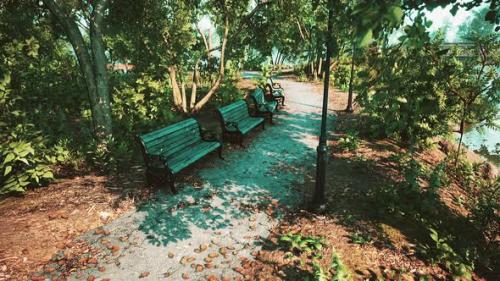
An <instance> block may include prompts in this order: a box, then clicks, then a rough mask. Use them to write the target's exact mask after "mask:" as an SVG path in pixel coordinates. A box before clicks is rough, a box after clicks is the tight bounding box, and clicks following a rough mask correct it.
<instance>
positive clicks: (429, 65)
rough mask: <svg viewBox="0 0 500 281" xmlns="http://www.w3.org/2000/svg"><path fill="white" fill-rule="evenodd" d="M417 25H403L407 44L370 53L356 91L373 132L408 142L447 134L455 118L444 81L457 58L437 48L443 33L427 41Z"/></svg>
mask: <svg viewBox="0 0 500 281" xmlns="http://www.w3.org/2000/svg"><path fill="white" fill-rule="evenodd" d="M418 28H419V26H413V27H407V31H408V33H409V34H411V36H412V38H411V40H407V41H405V42H408V44H404V45H402V46H399V45H398V46H394V47H389V48H385V49H382V51H378V50H377V51H373V52H372V53H371V54H370V56H369V58H368V69H367V70H366V71H361V72H360V73H359V76H360V77H361V78H362V79H363V81H364V82H363V83H362V85H361V91H360V92H359V94H358V96H357V97H356V99H357V101H358V102H359V104H360V105H361V106H362V108H363V114H364V115H366V116H368V117H370V119H371V120H372V122H371V124H372V127H371V129H372V130H374V131H377V132H376V133H375V135H387V136H389V137H394V138H395V139H396V140H399V141H401V143H402V144H403V145H405V146H407V147H410V146H421V145H424V144H426V143H427V142H428V140H429V139H432V138H433V137H436V136H442V135H445V134H447V133H448V132H449V131H450V124H451V123H453V120H454V118H455V107H454V105H455V101H454V98H453V97H452V95H451V94H450V92H451V91H450V89H449V85H448V82H449V75H450V74H449V72H450V71H451V70H453V69H454V68H456V67H458V64H459V63H458V61H457V60H456V59H455V58H454V54H453V53H451V55H450V54H448V53H447V52H443V51H442V49H441V46H442V39H440V38H437V39H435V40H434V41H430V39H429V38H426V36H427V35H426V34H425V33H424V34H425V35H424V34H420V33H419V32H417V31H415V29H416V30H418V31H420V29H418ZM415 33H416V34H417V35H415ZM408 36H410V35H408ZM415 41H418V44H417V43H415Z"/></svg>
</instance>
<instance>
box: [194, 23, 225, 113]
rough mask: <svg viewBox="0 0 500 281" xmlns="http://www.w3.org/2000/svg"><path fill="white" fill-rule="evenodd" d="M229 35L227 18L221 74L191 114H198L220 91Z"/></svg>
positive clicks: (221, 52)
mask: <svg viewBox="0 0 500 281" xmlns="http://www.w3.org/2000/svg"><path fill="white" fill-rule="evenodd" d="M228 33H229V19H228V17H227V16H226V18H225V20H224V35H223V36H222V47H221V51H220V65H219V74H218V75H217V79H216V80H215V83H214V84H213V85H212V87H211V88H210V90H209V91H208V93H207V94H206V95H205V96H204V97H203V98H202V99H201V100H200V101H199V102H197V103H196V105H195V106H194V107H193V108H191V112H193V113H194V112H198V111H200V109H201V108H203V106H204V105H205V104H206V103H207V102H208V101H209V100H210V98H211V97H212V95H213V94H214V93H215V92H216V91H217V90H218V89H219V87H220V84H221V82H222V78H224V71H225V64H226V61H225V58H224V56H225V52H226V45H227V35H228Z"/></svg>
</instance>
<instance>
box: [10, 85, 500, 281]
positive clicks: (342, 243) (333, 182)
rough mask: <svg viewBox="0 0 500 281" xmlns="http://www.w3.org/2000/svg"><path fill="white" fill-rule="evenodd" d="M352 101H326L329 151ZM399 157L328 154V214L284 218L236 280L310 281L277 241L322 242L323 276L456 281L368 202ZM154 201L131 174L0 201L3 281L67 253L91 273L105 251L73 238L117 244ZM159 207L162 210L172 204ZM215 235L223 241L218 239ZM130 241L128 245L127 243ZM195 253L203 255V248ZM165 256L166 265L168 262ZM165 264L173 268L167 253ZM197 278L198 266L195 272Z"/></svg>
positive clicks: (378, 145)
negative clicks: (125, 224)
mask: <svg viewBox="0 0 500 281" xmlns="http://www.w3.org/2000/svg"><path fill="white" fill-rule="evenodd" d="M311 86H312V87H313V89H314V91H312V92H313V93H312V94H314V95H317V94H319V93H321V92H322V91H321V89H322V84H321V83H314V84H312V85H311ZM239 87H240V88H243V89H246V90H248V89H251V88H253V87H254V83H252V82H248V81H247V80H244V81H243V82H242V83H241V84H240V85H239ZM346 99H347V94H346V93H343V92H341V91H337V90H335V91H333V92H332V93H331V94H330V104H332V105H333V106H332V107H331V108H330V112H333V113H335V114H336V115H337V119H336V120H335V122H334V123H332V124H329V126H331V127H333V128H334V129H333V130H332V132H331V139H332V141H330V142H329V146H330V147H331V148H334V147H335V146H336V143H337V139H338V137H339V136H342V135H343V134H344V133H345V131H346V130H347V129H349V128H352V127H353V126H356V125H357V124H358V117H357V112H358V110H359V108H356V110H355V112H354V114H346V113H343V112H342V110H343V109H344V108H345V106H346ZM208 126H212V125H210V124H209V125H208ZM308 138H309V139H307V140H306V141H307V142H312V141H314V142H317V138H315V137H311V136H308ZM230 150H233V148H230ZM400 151H401V148H400V147H399V146H398V145H397V143H394V142H392V141H390V140H377V141H373V140H362V141H361V146H360V148H359V149H357V150H356V151H355V152H342V151H338V150H335V149H331V151H330V158H329V166H328V174H327V193H326V204H325V205H324V206H322V208H321V209H320V211H319V212H318V211H315V212H309V211H307V210H306V209H303V210H300V209H299V210H295V211H292V212H288V213H287V214H286V215H285V217H283V218H282V219H280V223H278V224H276V225H275V226H274V227H273V228H272V229H271V230H270V232H269V235H268V236H267V237H257V236H256V238H257V240H258V243H259V245H260V246H261V247H259V249H258V250H255V251H251V252H249V253H248V254H249V255H248V257H239V256H238V257H239V258H240V259H239V261H237V262H238V265H239V266H237V267H234V268H235V269H234V271H236V272H237V273H238V274H240V277H239V278H240V279H245V280H257V279H258V280H304V279H305V278H307V277H308V276H310V274H311V272H312V262H313V258H312V256H311V255H310V254H308V253H305V252H304V253H298V252H290V251H289V250H288V249H286V248H284V247H283V245H282V243H280V242H279V237H281V236H282V235H284V234H288V233H300V234H302V235H303V236H313V237H323V238H324V239H325V243H324V245H325V247H324V248H323V250H322V251H321V254H322V255H323V257H324V258H323V259H321V260H319V261H318V260H317V259H315V260H316V261H318V262H319V263H320V264H321V265H322V267H323V268H329V267H330V264H331V262H332V254H333V253H336V254H338V255H339V256H340V257H341V260H342V262H343V263H344V264H345V266H346V267H347V268H348V271H349V272H350V274H351V276H352V277H353V279H354V280H366V279H369V280H377V278H380V279H382V280H419V278H420V277H422V276H426V277H427V278H429V279H430V280H448V279H449V278H450V276H449V273H448V272H447V271H445V270H444V269H443V268H442V267H440V266H438V265H431V264H428V263H426V262H425V261H424V259H423V258H422V257H421V256H419V255H418V253H417V252H418V250H417V247H418V245H419V244H425V242H428V231H427V229H425V228H424V227H423V226H422V224H421V223H419V222H417V221H412V220H408V219H407V218H405V216H404V215H401V214H398V215H387V213H384V212H382V213H381V212H380V207H381V206H380V205H382V204H383V203H384V202H378V203H377V202H374V201H372V200H370V199H369V198H370V196H367V195H370V194H372V193H373V192H374V191H375V190H376V189H377V188H380V187H381V186H384V185H386V184H390V183H393V182H394V181H397V180H398V179H400V177H401V175H400V173H399V171H398V166H397V165H396V161H395V160H394V156H395V155H396V154H397V153H398V152H400ZM468 155H470V159H473V160H475V161H482V160H481V159H480V158H477V156H475V155H474V154H471V153H469V154H468ZM445 156H446V154H445V153H444V152H443V151H440V150H439V149H437V148H436V149H432V150H429V151H427V152H425V153H422V154H421V155H418V159H419V160H420V162H422V163H425V164H426V165H428V166H429V167H431V166H434V165H436V164H437V163H439V161H441V160H442V159H444V157H445ZM295 168H296V167H288V166H286V165H285V164H283V166H279V167H278V166H277V167H276V169H277V170H279V171H283V170H286V169H295ZM293 173H294V174H301V176H300V177H301V178H302V177H303V179H301V180H300V181H297V184H299V185H300V187H299V189H300V190H303V191H305V194H306V195H308V194H312V191H313V189H314V177H315V174H314V173H315V170H314V167H308V168H304V169H303V170H300V173H297V171H293ZM184 180H185V181H188V182H192V183H193V186H194V187H196V186H199V185H200V180H199V179H198V178H196V177H195V176H194V177H185V179H184ZM153 193H154V191H152V190H150V189H148V188H145V182H144V179H143V170H142V169H141V168H140V167H133V168H132V170H131V171H128V172H127V173H126V174H120V175H116V176H114V177H112V176H102V175H94V174H87V175H80V176H73V177H69V178H63V179H59V180H57V181H55V182H53V183H51V184H50V185H49V186H47V187H43V188H39V189H35V190H32V191H29V192H27V193H26V195H24V196H23V197H12V198H7V199H5V200H3V201H0V281H2V280H28V279H29V278H30V277H35V278H34V279H36V277H37V276H39V275H36V274H35V275H34V273H35V272H40V271H45V272H49V273H50V271H51V270H53V269H52V265H53V264H57V262H58V258H57V255H56V253H61V250H64V251H63V254H64V256H65V257H64V258H65V259H66V260H75V259H76V260H78V263H79V264H82V263H83V264H94V261H92V260H91V259H89V258H86V259H85V260H84V261H82V257H83V255H84V254H88V253H92V254H93V255H96V256H97V255H98V252H99V251H102V250H99V249H96V248H95V247H94V246H93V245H90V244H91V243H90V242H89V241H86V240H81V239H75V238H76V237H81V236H82V235H83V236H85V235H87V236H89V233H92V235H98V238H96V239H98V240H96V241H99V243H104V242H103V241H104V240H107V239H110V240H111V238H106V237H109V236H110V233H109V232H108V230H106V229H107V228H108V226H109V225H113V222H116V221H119V220H120V219H123V220H124V221H127V218H126V214H130V213H134V212H135V210H136V207H137V206H141V205H142V204H143V203H145V202H148V201H149V200H150V199H151V198H152V194H153ZM212 196H213V195H212ZM215 196H216V195H215ZM439 197H440V202H441V205H440V207H439V210H437V211H436V214H437V215H438V216H439V217H440V218H442V219H443V220H444V224H445V225H446V226H448V228H449V229H451V232H452V233H455V234H457V233H458V235H463V239H465V240H467V239H469V238H470V237H471V236H475V235H476V233H475V232H473V231H471V232H470V233H468V232H466V233H464V232H463V229H469V227H470V226H469V225H468V224H467V223H466V222H464V218H465V216H466V215H467V214H468V211H467V208H466V207H467V205H463V204H457V200H456V199H457V198H459V197H461V198H465V199H467V198H466V197H467V193H466V192H464V191H463V189H461V188H460V186H459V184H458V183H455V182H453V183H452V184H451V185H450V186H449V187H448V188H446V189H442V190H440V194H439ZM161 203H162V204H165V203H166V201H165V202H161ZM181 203H182V202H181ZM179 204H180V203H179ZM271 205H272V204H271ZM271 205H269V206H267V205H266V206H264V210H265V212H269V210H270V209H269V208H271ZM179 206H180V205H179ZM202 207H203V206H200V208H201V209H200V210H202V211H203V208H202ZM179 208H184V206H180V207H179ZM251 208H254V207H251ZM203 212H204V211H203ZM270 212H271V213H272V212H273V210H272V209H271V211H270ZM256 219H257V220H259V218H258V217H257V218H255V216H252V217H251V218H249V219H248V220H249V221H248V222H247V223H248V224H250V225H253V224H254V223H255V220H256ZM262 219H264V218H262ZM103 226H105V228H102V227H103ZM250 228H251V227H250ZM457 229H458V230H457ZM251 230H252V231H254V230H255V229H251ZM455 230H456V232H453V231H455ZM459 230H462V231H459ZM117 232H118V231H117ZM263 233H266V232H263ZM214 235H222V236H223V235H224V234H223V233H217V232H215V234H214ZM111 236H113V235H111ZM116 238H117V240H118V242H116V243H115V242H113V243H115V244H112V243H111V242H109V243H108V244H106V243H104V244H105V245H108V246H109V247H108V250H109V251H108V252H109V254H111V255H113V254H114V253H115V252H120V251H121V250H120V248H119V246H117V245H118V243H119V241H121V240H123V241H125V240H128V239H129V237H128V236H121V237H118V236H117V237H116ZM245 238H246V237H245ZM130 239H131V240H132V238H131V237H130ZM123 241H122V242H123ZM134 243H135V242H134ZM208 243H209V244H210V243H211V242H210V241H209V242H208ZM194 246H196V247H198V245H197V244H196V245H194ZM227 246H228V245H226V246H225V248H227ZM116 247H118V249H115V248H116ZM126 247H128V246H126ZM200 247H201V244H200ZM214 247H215V246H214ZM229 247H232V245H229ZM200 249H201V248H200ZM217 249H218V251H220V250H221V247H220V246H217ZM115 250H116V251H115ZM200 251H201V250H200ZM195 252H196V251H195ZM164 254H165V256H167V252H165V253H164ZM172 255H173V254H172ZM224 257H226V256H225V255H224ZM252 257H253V258H252ZM168 258H171V257H170V253H168ZM172 258H173V256H172ZM175 258H177V256H176V257H175ZM95 264H97V262H96V263H95ZM117 266H118V265H117ZM202 266H203V267H205V266H206V265H205V264H204V265H202ZM233 266H234V264H233ZM93 268H95V269H97V270H98V271H99V272H100V271H101V269H102V270H105V268H104V267H100V266H97V265H96V266H93ZM197 270H198V268H197V265H195V266H194V267H193V272H196V271H197ZM94 271H96V270H94ZM233 273H234V272H233ZM330 273H333V271H331V272H330ZM185 274H187V273H185ZM153 276H154V277H153ZM158 276H159V275H152V274H150V271H149V270H144V271H143V272H141V273H140V274H137V276H135V277H134V278H133V279H138V278H141V279H142V278H145V279H147V278H153V279H154V278H159V277H158ZM191 276H193V275H191ZM80 277H81V276H80ZM89 277H90V276H89ZM169 277H170V275H164V276H163V278H165V279H166V280H173V279H169ZM496 277H498V276H496ZM77 278H78V276H77ZM182 278H183V279H185V280H187V279H189V278H190V277H189V275H187V276H184V275H182ZM217 278H218V277H216V276H213V277H212V276H207V278H206V279H207V280H219V279H217ZM474 279H475V280H495V272H494V267H493V272H492V271H491V269H489V270H488V269H480V270H477V271H476V273H475V275H474ZM192 280H195V279H192ZM496 280H498V279H496Z"/></svg>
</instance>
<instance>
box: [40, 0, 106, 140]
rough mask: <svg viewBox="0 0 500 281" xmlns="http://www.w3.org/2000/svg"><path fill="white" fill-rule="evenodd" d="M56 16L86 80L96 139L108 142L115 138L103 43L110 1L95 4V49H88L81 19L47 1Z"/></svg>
mask: <svg viewBox="0 0 500 281" xmlns="http://www.w3.org/2000/svg"><path fill="white" fill-rule="evenodd" d="M43 3H44V4H45V5H46V6H47V8H48V9H49V11H50V12H51V13H52V15H53V16H54V17H55V18H56V19H57V21H58V22H59V24H61V26H62V28H63V30H64V32H65V33H66V36H67V37H68V40H69V42H70V44H71V46H72V47H73V50H74V52H75V55H76V57H77V60H78V65H79V66H80V71H81V73H82V75H83V78H84V80H85V85H86V87H87V94H88V97H89V102H90V109H91V112H92V121H93V126H94V134H95V136H96V137H97V138H98V139H100V140H102V141H105V138H107V137H109V136H111V135H112V118H111V107H110V95H109V84H108V76H107V70H106V62H107V59H106V56H105V53H104V44H103V41H102V21H103V16H104V10H105V8H106V5H107V0H102V1H96V2H95V3H94V7H93V12H92V18H91V19H89V21H90V28H91V30H90V41H91V46H90V47H89V46H87V45H86V44H85V41H84V39H83V35H82V33H81V32H80V29H79V27H78V24H77V21H78V19H77V18H76V17H75V16H74V15H72V14H66V12H65V11H64V10H63V9H62V8H61V7H60V5H59V4H57V3H56V2H55V1H54V0H43Z"/></svg>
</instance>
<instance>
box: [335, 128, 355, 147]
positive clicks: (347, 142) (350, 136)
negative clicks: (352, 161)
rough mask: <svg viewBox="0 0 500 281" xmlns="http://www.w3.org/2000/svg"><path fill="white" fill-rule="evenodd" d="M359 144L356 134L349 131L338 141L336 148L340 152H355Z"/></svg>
mask: <svg viewBox="0 0 500 281" xmlns="http://www.w3.org/2000/svg"><path fill="white" fill-rule="evenodd" d="M359 142H360V140H359V137H358V133H357V132H354V131H350V132H348V133H347V134H346V135H345V136H343V137H341V138H340V139H339V141H338V144H337V147H338V148H339V149H340V150H341V151H356V150H357V149H358V148H359Z"/></svg>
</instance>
